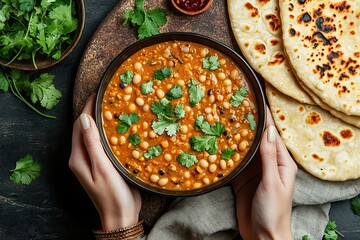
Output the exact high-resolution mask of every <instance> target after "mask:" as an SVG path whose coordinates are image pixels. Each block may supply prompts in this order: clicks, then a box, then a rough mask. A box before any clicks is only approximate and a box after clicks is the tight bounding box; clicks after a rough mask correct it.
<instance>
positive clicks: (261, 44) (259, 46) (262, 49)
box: [254, 42, 266, 54]
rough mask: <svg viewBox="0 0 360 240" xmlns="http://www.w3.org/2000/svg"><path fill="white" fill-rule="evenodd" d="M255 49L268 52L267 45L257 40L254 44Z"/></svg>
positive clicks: (259, 51)
mask: <svg viewBox="0 0 360 240" xmlns="http://www.w3.org/2000/svg"><path fill="white" fill-rule="evenodd" d="M254 48H255V51H256V52H258V53H261V54H266V46H265V44H263V43H260V42H257V43H255V45H254Z"/></svg>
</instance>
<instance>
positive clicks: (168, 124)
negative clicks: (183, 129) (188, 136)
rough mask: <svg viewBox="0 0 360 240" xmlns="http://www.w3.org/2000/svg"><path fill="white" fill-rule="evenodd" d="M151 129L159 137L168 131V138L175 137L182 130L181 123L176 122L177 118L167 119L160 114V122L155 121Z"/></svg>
mask: <svg viewBox="0 0 360 240" xmlns="http://www.w3.org/2000/svg"><path fill="white" fill-rule="evenodd" d="M151 127H152V129H153V130H154V132H156V133H157V134H159V135H162V134H163V133H164V132H165V131H166V133H167V135H168V136H174V135H175V134H176V132H177V131H179V129H180V123H178V122H176V118H167V117H166V116H164V115H163V114H159V115H158V121H153V122H152V125H151Z"/></svg>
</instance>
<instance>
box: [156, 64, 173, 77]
mask: <svg viewBox="0 0 360 240" xmlns="http://www.w3.org/2000/svg"><path fill="white" fill-rule="evenodd" d="M170 76H171V67H163V68H162V69H158V70H155V72H154V79H155V80H163V79H165V78H168V77H170Z"/></svg>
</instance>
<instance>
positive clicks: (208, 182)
mask: <svg viewBox="0 0 360 240" xmlns="http://www.w3.org/2000/svg"><path fill="white" fill-rule="evenodd" d="M203 183H204V184H206V185H209V184H210V180H209V178H207V177H206V178H204V179H203Z"/></svg>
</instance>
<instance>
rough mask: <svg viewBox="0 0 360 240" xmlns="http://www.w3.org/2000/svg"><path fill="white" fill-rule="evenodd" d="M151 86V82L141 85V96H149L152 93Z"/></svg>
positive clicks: (152, 84)
mask: <svg viewBox="0 0 360 240" xmlns="http://www.w3.org/2000/svg"><path fill="white" fill-rule="evenodd" d="M153 86H154V83H153V81H148V82H146V83H144V84H141V86H140V90H141V92H142V94H149V93H151V92H153V91H154V89H153Z"/></svg>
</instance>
